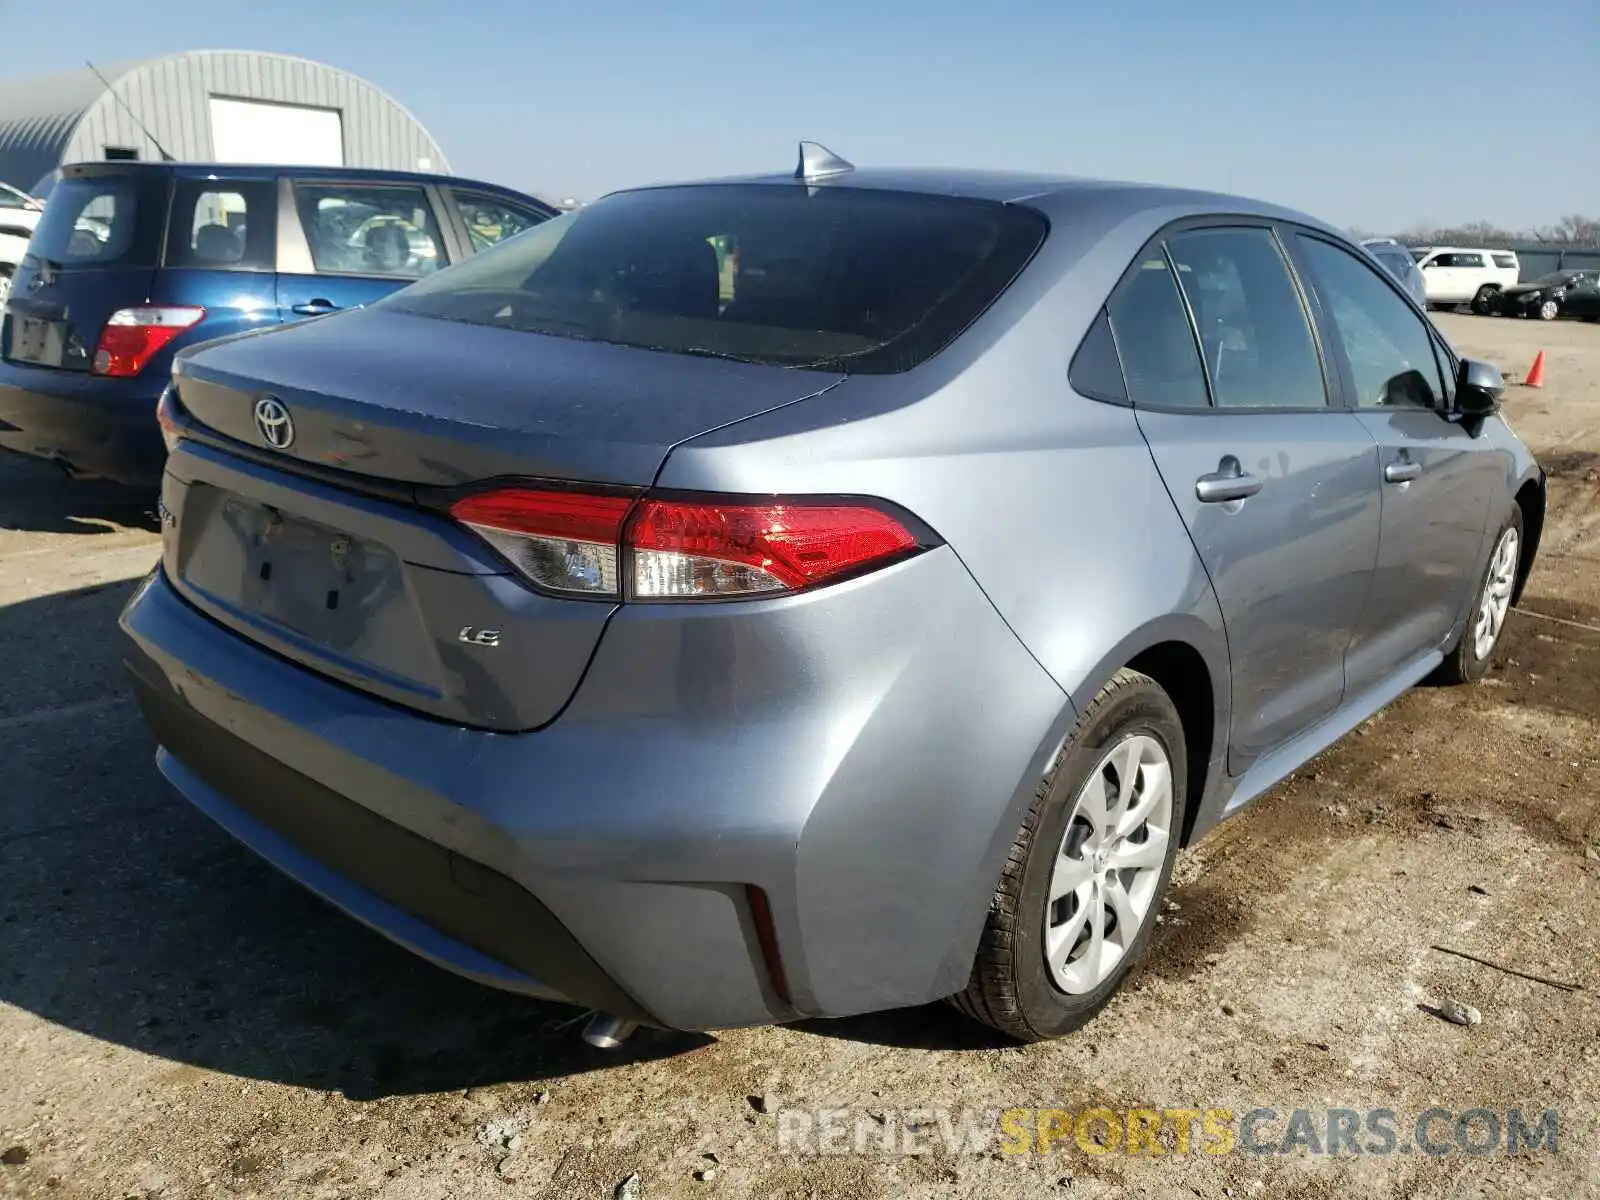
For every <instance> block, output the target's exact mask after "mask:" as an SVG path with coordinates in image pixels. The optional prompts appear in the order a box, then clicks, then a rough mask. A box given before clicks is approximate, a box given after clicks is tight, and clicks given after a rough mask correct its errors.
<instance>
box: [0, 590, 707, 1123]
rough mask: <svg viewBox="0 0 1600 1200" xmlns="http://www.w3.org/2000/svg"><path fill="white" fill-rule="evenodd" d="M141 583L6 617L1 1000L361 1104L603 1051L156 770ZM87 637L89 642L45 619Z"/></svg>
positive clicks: (636, 1054) (575, 1028) (657, 1036)
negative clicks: (126, 644)
mask: <svg viewBox="0 0 1600 1200" xmlns="http://www.w3.org/2000/svg"><path fill="white" fill-rule="evenodd" d="M133 587H134V581H127V582H124V583H118V584H114V585H111V586H102V587H97V588H88V589H84V590H82V591H79V592H67V593H61V594H57V595H52V596H49V597H47V598H43V599H39V600H31V601H26V602H22V603H19V604H13V605H9V606H7V607H4V608H0V763H4V767H3V768H0V771H3V775H0V778H3V779H4V784H5V786H4V787H3V788H0V1001H3V1002H4V1003H7V1004H10V1005H14V1006H16V1007H17V1008H20V1009H24V1010H26V1011H28V1012H31V1013H34V1014H36V1015H37V1016H39V1017H41V1018H43V1019H45V1020H47V1021H50V1022H52V1023H54V1024H57V1025H60V1026H64V1027H66V1028H69V1029H73V1030H77V1031H79V1032H81V1033H86V1034H89V1035H91V1036H93V1037H96V1038H100V1039H103V1040H105V1041H108V1042H112V1043H116V1044H118V1045H122V1046H127V1047H130V1048H133V1049H136V1050H140V1051H143V1052H145V1053H147V1054H151V1055H155V1056H157V1057H160V1058H164V1059H167V1060H169V1061H171V1062H173V1063H175V1064H187V1065H191V1066H196V1067H203V1068H207V1069H211V1070H216V1071H222V1072H226V1073H229V1074H232V1075H237V1076H242V1077H247V1078H252V1079H261V1080H271V1081H276V1082H280V1083H286V1084H293V1085H300V1086H306V1087H314V1088H319V1089H327V1090H332V1091H338V1092H343V1093H345V1094H346V1095H348V1096H351V1097H354V1098H364V1099H365V1098H376V1097H381V1096H388V1095H400V1094H417V1093H427V1092H438V1091H443V1090H448V1089H455V1088H467V1087H474V1086H484V1085H490V1084H495V1083H501V1082H507V1081H535V1080H540V1079H544V1078H550V1077H556V1076H570V1075H572V1074H575V1073H580V1072H583V1071H586V1070H591V1069H597V1068H601V1067H611V1066H617V1065H620V1064H623V1063H627V1062H635V1061H640V1060H643V1059H652V1058H661V1057H669V1056H673V1055H677V1054H682V1053H685V1052H687V1051H690V1050H693V1049H696V1048H698V1047H699V1046H702V1045H705V1044H707V1043H709V1042H710V1040H711V1039H710V1038H709V1037H706V1036H703V1035H686V1034H667V1033H658V1032H654V1031H641V1032H640V1033H639V1034H637V1035H636V1036H635V1037H634V1038H633V1039H631V1040H630V1041H629V1042H628V1043H627V1044H626V1045H625V1046H624V1047H623V1049H622V1050H621V1051H617V1052H613V1053H609V1054H607V1053H603V1052H598V1051H593V1050H591V1049H590V1048H589V1047H587V1046H586V1045H585V1044H584V1043H583V1042H582V1041H581V1040H580V1037H579V1031H580V1029H581V1027H582V1023H583V1015H584V1014H583V1013H582V1012H581V1011H580V1010H578V1009H575V1008H571V1007H567V1006H563V1005H558V1004H545V1003H539V1002H535V1001H530V1000H528V999H525V998H522V997H518V996H514V995H509V994H506V993H502V992H497V991H494V990H491V989H489V988H484V987H481V986H479V985H476V984H473V983H469V982H467V981H464V980H460V979H457V978H456V977H455V976H452V975H450V974H448V973H446V972H444V971H442V970H439V969H438V968H435V967H433V966H432V965H430V964H428V963H426V962H423V961H422V960H420V959H417V958H415V957H413V956H412V955H411V954H409V953H408V952H406V951H404V950H401V949H400V948H398V947H396V946H394V945H392V944H390V943H389V942H387V941H385V940H384V939H383V938H381V937H380V936H378V935H377V934H374V933H372V932H370V931H368V930H367V929H365V928H364V927H362V926H360V925H358V924H357V923H356V922H354V921H352V920H350V919H349V918H347V917H345V916H343V915H342V914H340V913H338V912H337V911H335V910H333V909H332V908H330V907H329V906H327V905H325V904H324V903H322V902H321V901H319V900H317V899H316V898H314V897H313V896H311V895H310V894H309V893H307V892H305V891H304V890H302V889H301V888H300V887H299V886H298V885H296V884H294V883H292V882H290V881H289V880H287V879H286V878H283V877H282V876H280V875H279V874H278V873H277V872H276V871H274V870H273V869H272V868H271V867H269V866H267V865H266V864H265V863H263V862H261V861H260V860H258V859H257V858H255V856H254V855H252V854H250V853H249V852H248V851H246V850H244V849H242V848H241V847H239V846H238V845H236V844H235V843H234V842H233V841H232V840H231V839H230V838H229V837H228V836H227V835H226V834H224V833H223V832H222V831H221V830H219V829H217V828H216V827H215V826H213V825H212V824H211V822H209V821H208V820H207V819H206V818H205V817H204V816H202V815H200V814H199V813H198V812H197V811H195V810H193V809H191V808H190V807H189V806H188V805H187V804H186V803H185V802H184V801H183V800H182V799H181V798H180V797H179V796H178V795H177V794H176V793H175V792H174V791H173V790H172V789H171V788H170V787H169V786H168V785H167V784H166V783H165V781H164V780H162V778H161V777H160V775H159V774H158V773H157V771H156V769H155V767H154V764H153V761H152V755H153V751H154V747H153V744H152V742H151V740H150V738H149V735H148V733H147V732H146V731H145V729H144V726H143V722H142V721H141V719H140V717H139V714H138V710H137V707H136V706H135V705H134V704H133V702H132V699H131V696H130V695H129V693H128V690H127V688H126V686H125V685H124V684H123V682H122V672H121V665H120V660H119V657H118V650H117V646H116V637H115V628H116V618H117V614H118V613H119V611H120V610H121V608H122V605H123V604H124V603H125V602H126V600H127V597H128V595H129V593H130V592H131V591H132V589H133ZM63 626H67V627H70V628H73V629H77V630H81V631H83V632H82V636H79V637H74V638H72V639H65V640H63V639H50V638H47V637H44V636H43V633H44V632H45V631H46V630H47V629H49V628H60V627H63Z"/></svg>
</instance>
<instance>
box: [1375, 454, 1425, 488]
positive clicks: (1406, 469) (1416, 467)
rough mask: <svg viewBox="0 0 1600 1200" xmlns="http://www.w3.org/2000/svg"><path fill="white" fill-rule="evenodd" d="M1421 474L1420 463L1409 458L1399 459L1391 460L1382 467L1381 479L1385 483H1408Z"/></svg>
mask: <svg viewBox="0 0 1600 1200" xmlns="http://www.w3.org/2000/svg"><path fill="white" fill-rule="evenodd" d="M1421 475H1422V464H1421V463H1419V462H1412V461H1411V460H1410V459H1401V460H1400V461H1399V462H1392V463H1390V464H1388V465H1387V466H1386V467H1384V468H1383V481H1384V482H1385V483H1410V482H1411V481H1412V480H1413V479H1418V478H1420V477H1421Z"/></svg>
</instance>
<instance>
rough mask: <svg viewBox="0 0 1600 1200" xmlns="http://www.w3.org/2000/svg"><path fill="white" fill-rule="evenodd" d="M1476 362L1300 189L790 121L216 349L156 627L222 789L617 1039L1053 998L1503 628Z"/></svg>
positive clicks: (199, 404) (1540, 498) (166, 713)
mask: <svg viewBox="0 0 1600 1200" xmlns="http://www.w3.org/2000/svg"><path fill="white" fill-rule="evenodd" d="M1500 388H1501V381H1500V377H1499V375H1498V373H1497V372H1496V371H1495V370H1494V368H1493V367H1491V366H1489V365H1488V364H1485V363H1480V362H1475V361H1473V360H1470V359H1461V358H1458V356H1457V355H1456V354H1455V353H1454V352H1453V351H1452V350H1451V349H1450V347H1449V345H1448V344H1447V343H1446V342H1445V340H1444V339H1443V338H1442V337H1441V336H1440V335H1439V333H1438V332H1437V331H1436V330H1435V329H1434V328H1433V327H1432V325H1431V324H1430V323H1429V321H1428V318H1427V316H1426V315H1425V314H1424V313H1423V312H1422V311H1421V310H1420V309H1419V308H1418V306H1417V305H1416V304H1415V303H1414V302H1413V301H1411V300H1410V299H1408V298H1407V297H1406V295H1405V294H1404V292H1403V291H1402V290H1401V288H1400V286H1399V285H1398V284H1397V283H1396V282H1395V281H1394V280H1393V279H1392V278H1390V277H1389V276H1388V275H1387V274H1385V273H1384V271H1383V269H1382V268H1381V267H1380V266H1379V265H1378V264H1377V263H1375V262H1374V261H1373V260H1372V259H1371V257H1370V256H1369V255H1367V254H1366V253H1364V252H1363V251H1361V250H1360V249H1359V248H1358V247H1356V246H1355V245H1353V244H1352V243H1350V242H1349V241H1348V240H1346V239H1345V238H1344V237H1343V236H1342V235H1341V234H1339V233H1338V232H1337V231H1335V230H1334V229H1332V228H1330V227H1329V226H1327V225H1325V224H1323V223H1322V222H1320V221H1317V220H1314V219H1312V218H1310V217H1307V216H1304V215H1302V214H1299V213H1296V212H1290V211H1286V210H1284V209H1280V208H1276V207H1272V206H1270V205H1266V204H1261V203H1257V202H1254V201H1250V200H1243V199H1239V198H1236V197H1231V196H1220V195H1212V194H1207V193H1203V192H1195V191H1185V190H1179V189H1174V188H1165V187H1148V186H1136V185H1131V184H1123V183H1108V182H1095V181H1087V180H1068V179H1059V178H1049V177H1045V176H1037V175H1011V174H992V173H967V172H955V171H907V170H893V171H889V170H868V169H853V168H851V167H850V165H849V164H848V163H845V162H843V161H842V160H840V159H837V158H835V157H833V156H831V155H829V154H827V153H826V152H824V151H822V150H821V149H820V148H817V147H811V146H807V147H805V148H803V151H802V156H801V165H800V167H799V168H798V169H797V170H796V172H795V173H794V174H784V175H778V176H771V177H758V178H750V179H741V180H731V181H719V182H711V183H700V184H693V185H683V186H669V187H651V188H642V189H638V190H633V191H627V192H622V193H619V194H615V195H612V196H609V197H607V198H605V199H603V200H601V201H599V202H597V203H595V204H593V205H591V206H589V207H587V208H585V209H583V210H581V211H579V212H576V213H572V214H569V215H566V216H563V217H561V218H559V219H557V220H552V221H550V222H549V223H547V224H545V225H541V226H539V227H538V228H536V229H534V230H531V231H529V232H528V233H525V234H523V235H522V236H519V237H517V238H514V239H512V240H510V241H508V242H506V243H505V244H503V245H502V246H500V247H499V248H497V249H495V250H492V251H490V252H488V253H485V254H483V255H480V256H478V257H476V258H473V259H471V260H469V261H468V262H465V263H463V264H461V265H459V266H456V267H452V268H451V269H449V270H447V271H443V272H441V273H439V274H437V275H435V276H433V277H431V278H430V279H428V280H426V281H424V282H422V283H419V284H417V285H415V286H413V287H410V288H407V289H406V290H404V291H402V292H399V293H397V294H395V295H394V296H392V297H390V298H388V299H385V300H383V301H381V302H379V303H376V304H373V305H372V306H370V307H369V308H367V309H365V310H362V311H358V312H350V313H344V314H339V315H335V316H331V317H327V318H324V319H319V320H314V321H310V322H306V323H304V324H302V325H297V326H289V327H284V328H279V329H273V330H268V331H265V332H260V333H250V334H245V335H241V336H237V337H234V338H231V339H226V340H223V341H219V342H214V343H211V344H209V345H206V346H202V347H199V348H197V349H195V350H194V351H192V352H186V353H185V354H184V355H183V356H182V358H181V359H180V360H179V362H178V364H177V367H176V369H175V372H174V378H173V381H172V386H171V388H170V389H169V390H168V391H167V393H166V395H165V396H164V397H163V400H162V404H161V409H160V413H159V418H160V421H161V423H162V426H163V429H164V432H165V435H166V440H167V444H168V447H169V452H170V453H169V458H168V460H167V468H166V478H165V483H164V487H163V492H162V508H161V512H162V519H163V522H164V541H165V545H164V552H163V557H162V562H161V564H160V566H159V568H158V569H157V570H156V572H155V573H154V574H153V575H152V576H151V577H150V578H149V579H148V580H146V581H145V582H144V583H143V584H142V585H141V586H140V588H139V589H138V592H137V594H136V595H135V596H134V597H133V599H132V601H131V602H130V603H129V605H128V607H127V611H126V612H125V613H124V615H123V617H122V627H123V629H124V631H125V633H126V639H125V650H124V653H125V657H126V660H127V664H128V666H129V668H130V669H131V671H132V674H133V679H134V682H135V685H136V688H137V691H138V694H139V698H140V701H141V703H142V705H143V708H144V711H145V713H146V715H147V717H148V719H149V722H150V724H151V726H152V727H153V728H154V731H155V734H156V737H157V739H158V740H159V743H160V746H161V749H160V751H159V760H158V761H159V763H160V767H161V770H162V771H163V772H164V773H165V775H166V777H167V778H168V779H169V780H171V782H172V783H173V784H174V785H175V786H176V787H177V788H178V790H179V791H181V792H182V793H183V794H184V795H185V796H187V797H188V799H189V800H191V801H192V802H193V803H194V804H195V805H197V806H198V807H199V808H201V809H202V810H203V811H204V812H206V813H207V814H208V815H209V816H211V817H212V818H214V819H215V820H216V821H217V822H218V823H220V824H221V825H222V826H223V827H224V828H225V829H227V830H228V831H229V832H230V833H232V834H233V835H234V836H235V837H236V838H238V839H239V840H240V841H242V842H244V843H245V844H246V845H247V846H249V847H250V848H252V849H253V850H255V851H256V852H258V853H259V854H261V855H263V856H265V857H266V858H267V859H268V860H270V861H271V862H272V863H273V864H275V865H276V866H278V867H280V868H281V869H282V870H284V871H285V872H287V873H288V874H289V875H291V876H292V877H294V878H295V879H297V880H299V881H300V882H301V883H303V884H304V885H305V886H307V887H309V888H311V889H312V890H314V891H316V892H318V893H320V894H321V895H322V896H324V897H325V898H327V899H328V900H330V901H332V902H333V903H334V904H336V905H338V906H339V907H341V908H343V909H345V910H346V911H348V912H349V913H351V914H352V915H354V916H355V917H357V918H358V919H360V920H362V921H364V922H366V923H367V924H369V925H370V926H372V927H373V928H375V929H377V930H379V931H380V932H382V933H384V934H386V935H387V936H389V937H391V938H393V939H394V940H396V941H398V942H400V943H401V944H403V945H405V946H408V947H410V948H411V949H413V950H415V951H416V952H418V953H419V954H422V955H425V956H426V957H428V958H430V959H432V960H433V961H435V962H437V963H439V964H441V965H443V966H445V967H448V968H450V969H452V970H455V971H458V972H460V973H462V974H464V975H467V976H470V977H472V978H475V979H478V980H481V981H483V982H485V983H488V984H493V985H495V986H498V987H503V988H508V989H512V990H515V991H520V992H524V993H527V994H529V995H532V996H543V997H553V998H559V999H563V1000H567V1001H571V1002H573V1003H575V1004H579V1005H583V1006H586V1007H589V1008H592V1009H594V1010H596V1011H597V1013H598V1014H601V1017H599V1018H597V1022H598V1027H597V1030H596V1031H595V1033H594V1037H595V1039H596V1040H605V1039H610V1040H613V1041H614V1040H616V1038H618V1037H620V1036H623V1035H624V1034H625V1033H626V1031H627V1029H628V1027H629V1025H630V1024H632V1023H645V1024H650V1025H656V1026H662V1027H668V1028H682V1029H706V1028H714V1027H720V1026H732V1025H740V1024H750V1023H758V1022H767V1021H789V1020H793V1019H796V1018H799V1017H805V1016H813V1015H829V1016H836V1015H841V1014H847V1013H859V1012H863V1011H867V1010H875V1009H884V1008H890V1007H894V1006H899V1005H914V1004H920V1003H923V1002H926V1001H930V1000H934V999H938V998H941V997H952V998H953V999H954V1001H955V1003H956V1004H957V1005H958V1006H959V1007H961V1008H962V1009H963V1010H964V1011H966V1012H967V1013H969V1014H971V1015H972V1016H974V1017H976V1018H978V1019H979V1020H981V1021H985V1022H988V1023H989V1024H990V1025H992V1026H994V1027H996V1028H997V1029H999V1030H1001V1031H1003V1032H1004V1033H1005V1034H1008V1035H1010V1036H1012V1037H1015V1038H1019V1039H1024V1040H1031V1039H1038V1038H1047V1037H1051V1036H1054V1035H1057V1034H1061V1033H1063V1032H1065V1031H1067V1030H1070V1029H1072V1028H1074V1027H1075V1026H1078V1025H1080V1024H1081V1023H1082V1022H1084V1021H1085V1020H1087V1019H1088V1018H1089V1017H1090V1016H1091V1015H1092V1014H1093V1013H1094V1012H1095V1011H1096V1010H1097V1009H1098V1008H1100V1007H1101V1006H1102V1005H1103V1004H1105V1002H1106V1001H1107V999H1108V998H1109V997H1110V996H1111V994H1112V993H1113V992H1114V991H1115V989H1116V988H1117V986H1118V985H1119V983H1120V982H1121V981H1122V979H1123V978H1124V977H1125V976H1126V974H1127V972H1128V970H1129V968H1130V966H1131V965H1132V964H1133V963H1134V962H1135V961H1136V960H1137V959H1138V957H1139V954H1140V951H1141V950H1142V949H1143V947H1144V945H1145V943H1146V942H1147V941H1148V939H1149V937H1150V934H1151V929H1152V926H1153V925H1154V914H1156V913H1157V912H1159V911H1160V904H1161V898H1162V893H1163V890H1164V889H1165V888H1166V886H1167V881H1168V876H1169V873H1170V871H1171V869H1172V864H1173V859H1174V856H1175V855H1176V853H1177V850H1178V848H1179V847H1180V846H1182V845H1184V844H1187V843H1189V842H1192V841H1193V840H1194V839H1195V838H1197V837H1199V836H1200V835H1201V834H1203V833H1204V832H1205V831H1206V830H1207V829H1209V828H1210V827H1211V826H1212V825H1214V824H1215V823H1216V822H1217V821H1218V820H1220V819H1221V818H1223V817H1226V816H1228V815H1229V814H1231V813H1234V812H1237V811H1238V810H1239V809H1240V808H1242V807H1243V806H1244V805H1245V804H1247V803H1248V802H1249V801H1250V800H1252V799H1254V798H1255V797H1257V796H1259V795H1261V794H1262V793H1263V792H1264V791H1266V790H1267V789H1269V788H1271V787H1272V786H1273V784H1274V783H1276V782H1277V781H1279V780H1281V779H1282V778H1283V777H1284V776H1285V775H1286V774H1287V773H1289V772H1290V771H1292V770H1293V769H1295V768H1296V767H1298V766H1300V765H1301V764H1302V763H1304V762H1305V761H1306V760H1307V759H1308V758H1310V757H1311V756H1312V755H1314V754H1316V753H1318V752H1319V751H1321V750H1323V749H1324V748H1325V747H1327V746H1328V745H1329V744H1331V743H1332V742H1334V741H1335V740H1336V739H1337V738H1339V737H1341V736H1342V735H1344V734H1345V733H1347V732H1349V731H1350V730H1351V729H1352V728H1354V727H1355V726H1356V725H1357V724H1358V723H1359V722H1361V721H1363V720H1364V719H1366V718H1367V717H1370V716H1371V715H1372V714H1373V713H1375V712H1376V711H1378V709H1380V708H1381V707H1382V706H1383V705H1385V704H1387V703H1389V702H1390V701H1392V700H1394V699H1395V698H1396V697H1397V696H1399V695H1400V694H1401V693H1402V692H1404V691H1405V690H1406V689H1407V688H1409V687H1411V686H1412V685H1413V684H1415V683H1418V682H1420V681H1421V680H1423V679H1425V678H1428V677H1430V676H1431V677H1435V678H1438V679H1443V680H1448V681H1452V682H1463V681H1471V680H1474V679H1477V678H1478V677H1480V676H1481V675H1483V673H1484V672H1485V671H1486V670H1487V669H1488V667H1489V663H1490V660H1491V658H1492V656H1493V655H1494V652H1495V647H1496V644H1497V642H1498V639H1499V637H1500V634H1501V632H1502V630H1503V628H1504V623H1505V621H1506V616H1507V611H1508V609H1509V607H1510V606H1511V605H1513V604H1515V603H1516V602H1517V598H1518V595H1519V593H1520V591H1521V589H1522V585H1523V582H1524V580H1525V579H1526V577H1527V573H1528V569H1529V566H1530V564H1531V563H1532V561H1533V557H1534V552H1535V550H1536V548H1537V545H1538V541H1539V533H1540V528H1541V526H1542V524H1543V516H1544V506H1545V486H1544V475H1543V472H1542V471H1541V470H1540V468H1539V467H1538V465H1537V464H1536V463H1535V462H1534V460H1533V459H1532V457H1531V456H1530V455H1529V453H1528V451H1527V450H1526V449H1525V448H1524V447H1523V445H1522V444H1521V443H1520V442H1519V441H1518V440H1517V438H1516V437H1515V436H1514V435H1513V433H1512V432H1511V430H1510V429H1509V428H1508V427H1507V425H1506V424H1505V422H1504V421H1503V420H1502V419H1501V417H1500V416H1499V415H1498V398H1499V393H1500Z"/></svg>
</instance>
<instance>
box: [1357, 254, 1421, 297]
mask: <svg viewBox="0 0 1600 1200" xmlns="http://www.w3.org/2000/svg"><path fill="white" fill-rule="evenodd" d="M1361 244H1362V246H1364V247H1365V248H1366V251H1367V253H1368V254H1370V255H1372V257H1373V258H1375V259H1377V260H1378V261H1379V262H1380V263H1382V264H1383V267H1384V269H1385V270H1387V271H1388V272H1389V274H1391V275H1393V276H1394V277H1395V278H1396V279H1398V280H1399V281H1400V283H1401V286H1403V287H1404V288H1405V289H1406V291H1407V293H1409V294H1410V296H1411V298H1412V299H1413V300H1415V301H1416V302H1417V303H1418V304H1420V305H1422V306H1423V307H1424V308H1426V307H1427V306H1428V295H1427V292H1426V291H1424V289H1423V285H1422V272H1421V270H1419V269H1418V267H1417V263H1416V260H1415V259H1413V258H1412V257H1411V251H1409V250H1407V249H1406V248H1405V246H1404V245H1402V244H1401V243H1400V242H1398V241H1396V240H1395V239H1394V238H1368V239H1367V240H1366V241H1364V242H1362V243H1361Z"/></svg>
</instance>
